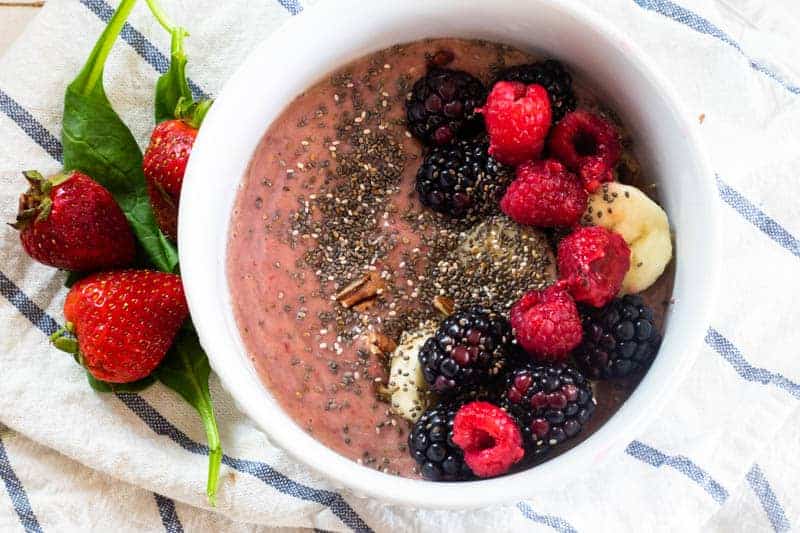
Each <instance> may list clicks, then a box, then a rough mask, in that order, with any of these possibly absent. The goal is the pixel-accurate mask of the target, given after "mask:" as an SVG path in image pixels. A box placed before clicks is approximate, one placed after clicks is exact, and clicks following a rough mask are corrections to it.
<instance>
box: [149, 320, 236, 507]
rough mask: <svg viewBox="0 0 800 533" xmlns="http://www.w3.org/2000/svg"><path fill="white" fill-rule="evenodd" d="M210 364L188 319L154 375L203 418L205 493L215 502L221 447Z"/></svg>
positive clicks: (210, 500)
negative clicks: (205, 470)
mask: <svg viewBox="0 0 800 533" xmlns="http://www.w3.org/2000/svg"><path fill="white" fill-rule="evenodd" d="M210 373H211V367H210V366H209V364H208V357H206V354H205V352H204V351H203V348H202V347H201V346H200V341H199V340H198V338H197V334H196V333H195V331H194V327H193V326H192V324H191V320H187V322H186V323H185V324H184V327H183V328H182V329H181V331H180V333H178V338H177V339H176V340H175V344H174V345H173V346H172V349H170V351H169V353H167V357H166V358H165V359H164V361H163V362H162V363H161V365H160V366H159V367H158V368H157V369H156V371H155V372H154V373H153V375H154V376H155V377H156V378H157V379H158V380H159V381H160V382H162V383H163V384H164V385H166V386H167V387H169V388H170V389H172V390H174V391H175V392H177V393H178V394H180V395H181V396H182V397H183V399H184V400H186V401H187V402H188V403H189V405H191V406H192V407H194V408H195V410H196V411H197V413H198V414H199V415H200V418H201V420H202V421H203V427H204V428H205V431H206V440H207V441H208V482H207V485H206V494H207V495H208V500H209V502H210V503H211V505H216V497H217V484H218V482H219V469H220V463H221V462H222V446H221V444H220V440H219V429H217V420H216V418H215V417H214V405H213V403H212V402H211V393H210V392H209V390H208V376H209V374H210Z"/></svg>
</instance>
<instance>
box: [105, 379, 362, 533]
mask: <svg viewBox="0 0 800 533" xmlns="http://www.w3.org/2000/svg"><path fill="white" fill-rule="evenodd" d="M117 397H118V398H119V399H120V400H122V402H123V403H124V404H125V405H126V406H127V407H128V408H129V409H130V410H131V411H133V412H134V413H135V414H136V415H137V416H138V417H139V418H141V419H142V421H143V422H144V423H145V424H147V426H148V427H149V428H150V429H152V430H153V431H154V432H155V433H156V434H158V435H164V436H166V437H169V438H170V440H172V441H173V442H175V443H177V444H178V445H179V446H180V447H181V448H183V449H184V450H186V451H188V452H191V453H196V454H200V455H208V446H206V445H205V444H201V443H199V442H196V441H194V440H192V439H190V438H189V437H188V436H187V435H186V434H185V433H183V432H182V431H181V430H179V429H178V428H176V427H175V426H173V425H172V424H171V423H170V422H169V421H168V420H167V419H166V418H164V416H163V415H161V413H159V412H158V411H156V410H155V409H154V408H153V406H151V405H150V404H148V403H147V402H146V401H145V400H144V399H143V398H142V397H141V396H139V395H138V394H131V393H119V394H117ZM222 463H223V464H225V465H227V466H229V467H231V468H234V469H236V470H238V471H240V472H245V473H247V474H250V475H252V476H254V477H256V478H258V479H260V480H262V481H263V482H264V483H266V484H268V485H270V486H272V487H275V488H276V489H277V490H279V491H280V492H283V493H284V494H288V495H290V496H294V497H295V498H299V499H301V500H306V501H312V502H316V503H320V504H322V505H325V506H327V507H330V509H331V511H332V512H333V514H335V515H336V516H338V517H339V519H341V521H342V522H344V523H345V524H347V525H348V526H350V527H351V528H352V529H354V530H355V531H371V530H370V528H369V526H367V524H365V523H364V522H363V521H362V520H361V518H360V517H359V516H358V515H357V514H356V513H355V511H353V509H352V508H351V507H350V506H349V505H348V504H347V502H345V501H344V499H343V498H342V496H341V495H340V494H337V493H336V492H332V491H329V490H323V489H316V488H314V487H309V486H307V485H303V484H301V483H297V482H296V481H292V480H291V479H289V478H288V477H286V476H285V475H283V474H281V473H280V472H278V471H277V470H275V469H274V468H272V467H271V466H269V465H268V464H266V463H260V462H256V461H250V460H246V459H238V458H235V457H230V456H228V455H223V456H222Z"/></svg>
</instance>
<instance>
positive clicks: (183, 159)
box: [143, 119, 197, 241]
mask: <svg viewBox="0 0 800 533" xmlns="http://www.w3.org/2000/svg"><path fill="white" fill-rule="evenodd" d="M196 137H197V128H194V127H192V126H191V125H190V124H188V123H187V122H185V121H183V120H177V119H176V120H166V121H164V122H161V123H160V124H158V125H156V127H155V129H154V130H153V135H152V136H151V137H150V145H149V146H148V147H147V150H146V151H145V153H144V161H143V168H144V176H145V179H146V181H147V190H148V193H149V194H150V204H151V205H152V206H153V213H154V214H155V217H156V221H157V222H158V226H159V227H160V228H161V231H162V232H164V234H165V235H166V236H167V237H169V238H170V239H172V240H173V241H177V239H178V202H179V201H180V196H181V186H182V185H183V174H184V173H185V172H186V163H188V162H189V156H190V155H191V153H192V145H193V144H194V140H195V138H196Z"/></svg>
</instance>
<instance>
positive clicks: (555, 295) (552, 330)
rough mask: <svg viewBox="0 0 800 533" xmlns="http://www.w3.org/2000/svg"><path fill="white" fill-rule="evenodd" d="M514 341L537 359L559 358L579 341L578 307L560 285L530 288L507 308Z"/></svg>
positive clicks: (554, 359)
mask: <svg viewBox="0 0 800 533" xmlns="http://www.w3.org/2000/svg"><path fill="white" fill-rule="evenodd" d="M511 327H512V328H514V335H515V337H516V339H517V342H518V343H519V345H520V346H522V347H523V348H524V349H525V350H526V351H527V352H528V353H529V354H530V355H531V356H532V357H533V358H534V359H535V360H537V361H562V360H564V359H566V358H567V356H568V354H569V351H570V350H572V349H573V348H575V347H576V346H577V345H578V344H579V343H580V342H581V336H582V335H583V332H582V330H581V320H580V316H579V315H578V309H577V307H576V306H575V302H574V301H573V300H572V297H571V296H570V295H569V293H568V292H567V291H566V289H565V288H564V287H563V286H561V285H560V284H556V285H552V286H550V287H548V288H547V289H545V290H543V291H530V292H529V293H527V294H526V295H525V296H523V297H522V298H521V299H520V300H519V301H518V302H517V303H516V304H514V307H512V308H511Z"/></svg>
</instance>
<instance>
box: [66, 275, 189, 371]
mask: <svg viewBox="0 0 800 533" xmlns="http://www.w3.org/2000/svg"><path fill="white" fill-rule="evenodd" d="M64 316H65V317H66V319H67V321H68V322H67V327H66V329H67V330H68V331H70V332H73V333H74V334H75V336H76V337H77V339H78V342H77V346H74V344H75V343H74V342H69V341H68V339H66V338H62V337H61V335H63V332H60V334H58V333H57V334H56V335H54V338H53V342H54V343H55V344H56V346H57V347H59V348H61V349H65V351H73V350H75V349H77V355H78V358H79V360H80V361H81V363H82V364H83V365H84V366H85V367H86V369H87V370H88V371H89V373H91V374H92V376H94V377H95V378H97V379H99V380H102V381H106V382H109V383H130V382H133V381H137V380H140V379H142V378H144V377H147V376H148V375H150V373H152V372H153V370H155V368H156V367H157V366H158V365H159V363H161V360H162V359H164V356H165V355H166V354H167V350H169V347H170V345H172V341H173V339H174V338H175V335H176V334H177V333H178V330H179V329H180V327H181V324H182V323H183V321H184V320H186V317H187V316H189V309H188V307H187V305H186V297H185V296H184V293H183V285H182V284H181V278H180V276H178V275H177V274H169V273H165V272H157V271H154V270H116V271H110V272H101V273H98V274H93V275H91V276H88V277H86V278H84V279H82V280H80V281H79V282H78V283H76V284H75V285H73V287H72V289H70V291H69V293H68V294H67V299H66V301H65V302H64ZM60 341H61V342H60ZM63 341H67V342H63Z"/></svg>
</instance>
